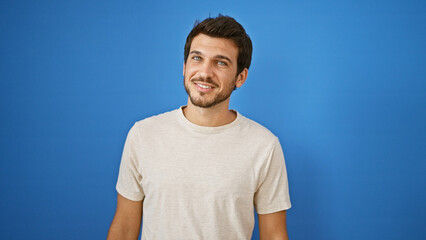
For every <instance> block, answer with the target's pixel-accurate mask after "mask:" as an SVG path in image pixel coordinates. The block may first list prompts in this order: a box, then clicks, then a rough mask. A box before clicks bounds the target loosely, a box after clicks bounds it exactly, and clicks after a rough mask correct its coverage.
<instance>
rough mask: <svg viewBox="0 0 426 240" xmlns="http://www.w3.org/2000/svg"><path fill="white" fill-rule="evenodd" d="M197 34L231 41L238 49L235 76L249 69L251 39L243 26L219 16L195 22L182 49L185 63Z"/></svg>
mask: <svg viewBox="0 0 426 240" xmlns="http://www.w3.org/2000/svg"><path fill="white" fill-rule="evenodd" d="M198 34H205V35H207V36H210V37H216V38H226V39H229V40H231V41H233V42H234V43H235V45H236V46H237V47H238V58H237V62H238V64H237V74H239V73H241V71H242V70H244V68H247V69H249V68H250V64H251V55H252V52H253V45H252V42H251V39H250V37H249V36H248V35H247V33H246V31H245V30H244V28H243V26H241V24H239V23H238V22H237V21H235V19H233V18H232V17H228V16H222V15H220V14H219V16H218V17H216V18H210V17H209V18H206V19H205V20H203V21H202V22H199V21H196V22H195V25H194V28H193V29H192V30H191V32H190V33H189V34H188V37H187V38H186V43H185V49H184V61H185V63H186V61H187V60H188V55H189V51H190V49H191V44H192V40H193V39H194V37H195V36H197V35H198Z"/></svg>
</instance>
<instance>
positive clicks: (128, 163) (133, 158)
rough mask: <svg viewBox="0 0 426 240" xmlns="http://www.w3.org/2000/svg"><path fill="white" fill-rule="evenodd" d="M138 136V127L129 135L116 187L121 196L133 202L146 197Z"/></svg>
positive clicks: (132, 129)
mask: <svg viewBox="0 0 426 240" xmlns="http://www.w3.org/2000/svg"><path fill="white" fill-rule="evenodd" d="M138 134H139V133H138V129H137V126H136V125H134V126H133V127H132V128H131V129H130V131H129V133H128V134H127V138H126V142H125V144H124V149H123V154H122V157H121V164H120V171H119V173H118V180H117V185H116V190H117V192H118V193H119V194H120V195H122V196H123V197H125V198H127V199H130V200H133V201H141V200H143V199H144V197H145V194H144V192H143V188H142V175H141V173H140V170H139V158H138V151H137V149H138V139H139V135H138Z"/></svg>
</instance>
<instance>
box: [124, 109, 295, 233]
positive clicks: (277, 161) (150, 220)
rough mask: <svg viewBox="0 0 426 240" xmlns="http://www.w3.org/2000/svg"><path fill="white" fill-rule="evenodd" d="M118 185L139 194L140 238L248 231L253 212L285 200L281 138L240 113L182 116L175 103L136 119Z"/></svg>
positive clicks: (131, 195) (281, 206) (279, 206)
mask: <svg viewBox="0 0 426 240" xmlns="http://www.w3.org/2000/svg"><path fill="white" fill-rule="evenodd" d="M116 189H117V191H118V192H119V193H120V194H121V195H122V196H124V197H125V198H128V199H130V200H133V201H140V200H143V222H142V239H147V240H157V239H158V240H168V239H179V240H182V239H185V240H189V239H194V240H195V239H196V240H200V239H215V240H219V239H220V240H226V239H230V240H231V239H232V240H236V239H251V236H252V233H253V228H254V223H255V221H254V208H253V207H255V209H256V211H257V213H258V214H266V213H273V212H277V211H281V210H285V209H288V208H290V207H291V203H290V198H289V192H288V183H287V172H286V168H285V163H284V156H283V152H282V149H281V146H280V143H279V141H278V139H277V137H275V136H274V135H273V134H272V133H271V132H270V131H269V130H267V129H266V128H264V127H263V126H261V125H259V124H258V123H256V122H254V121H252V120H250V119H248V118H246V117H244V116H242V115H240V114H239V113H238V112H237V118H236V119H235V120H234V121H233V122H231V123H229V124H227V125H224V126H220V127H202V126H198V125H195V124H193V123H191V122H190V121H188V120H187V119H186V118H185V116H184V115H183V112H182V107H181V108H179V109H177V110H174V111H170V112H166V113H163V114H160V115H156V116H153V117H150V118H147V119H144V120H142V121H139V122H136V123H135V125H134V126H133V127H132V128H131V130H130V131H129V134H128V136H127V140H126V143H125V146H124V150H123V156H122V159H121V166H120V172H119V176H118V181H117V186H116Z"/></svg>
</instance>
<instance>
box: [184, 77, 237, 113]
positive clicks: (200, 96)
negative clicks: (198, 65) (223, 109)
mask: <svg viewBox="0 0 426 240" xmlns="http://www.w3.org/2000/svg"><path fill="white" fill-rule="evenodd" d="M194 81H199V82H205V83H210V84H213V85H214V86H215V88H217V87H218V85H217V84H216V83H215V82H214V81H213V80H212V79H211V78H201V77H199V78H193V79H188V81H185V76H184V77H183V85H184V86H185V90H186V93H187V94H188V96H189V99H190V101H191V103H192V104H193V105H194V106H197V107H201V108H209V107H213V106H215V105H217V104H219V103H221V102H223V101H225V100H227V99H228V98H229V97H230V96H231V94H232V91H233V90H234V88H235V83H236V81H237V78H235V79H234V81H233V82H231V83H230V84H229V85H227V86H225V87H224V88H223V90H222V91H221V92H219V93H203V92H198V91H196V90H195V89H194V88H193V87H191V86H190V85H194ZM192 91H194V92H192ZM212 94H215V96H214V97H213V98H210V99H209V98H208V96H207V95H212Z"/></svg>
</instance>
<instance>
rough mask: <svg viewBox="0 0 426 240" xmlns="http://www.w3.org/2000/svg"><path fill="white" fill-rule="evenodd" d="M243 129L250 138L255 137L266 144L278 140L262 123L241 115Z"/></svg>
mask: <svg viewBox="0 0 426 240" xmlns="http://www.w3.org/2000/svg"><path fill="white" fill-rule="evenodd" d="M240 117H241V125H242V128H243V130H244V132H245V134H247V135H248V136H249V137H253V138H256V139H259V140H262V141H265V142H269V143H272V142H275V141H276V140H277V139H278V138H277V136H275V134H273V133H272V132H271V131H270V130H269V129H267V128H266V127H265V126H263V125H261V124H260V123H258V122H256V121H254V120H251V119H249V118H247V117H244V116H242V115H240Z"/></svg>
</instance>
